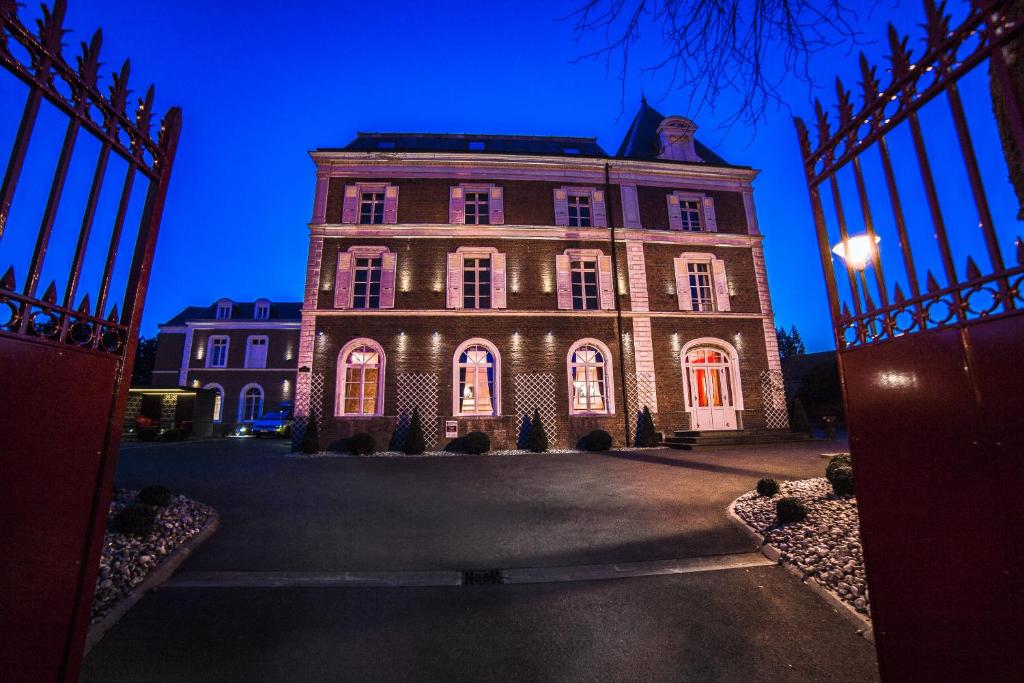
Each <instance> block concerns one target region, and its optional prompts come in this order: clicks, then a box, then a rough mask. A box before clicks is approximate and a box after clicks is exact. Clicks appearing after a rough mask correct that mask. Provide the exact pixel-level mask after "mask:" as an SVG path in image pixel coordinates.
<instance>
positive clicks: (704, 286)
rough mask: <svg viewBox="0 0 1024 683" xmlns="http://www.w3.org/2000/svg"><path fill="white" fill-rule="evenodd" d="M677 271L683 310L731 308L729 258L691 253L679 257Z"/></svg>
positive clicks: (676, 261) (726, 309)
mask: <svg viewBox="0 0 1024 683" xmlns="http://www.w3.org/2000/svg"><path fill="white" fill-rule="evenodd" d="M675 271H676V272H675V275H676V292H677V294H678V296H679V310H682V311H699V312H713V311H729V310H731V308H732V306H731V302H730V300H729V282H728V279H727V277H726V274H725V261H723V260H722V259H720V258H717V257H716V256H715V255H714V254H706V253H697V252H691V253H686V254H683V255H682V256H680V257H678V258H676V259H675Z"/></svg>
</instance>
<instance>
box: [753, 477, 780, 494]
mask: <svg viewBox="0 0 1024 683" xmlns="http://www.w3.org/2000/svg"><path fill="white" fill-rule="evenodd" d="M757 492H758V494H760V495H762V496H765V497H770V496H774V495H775V494H776V493H778V492H779V482H777V481H775V480H774V479H769V478H767V477H765V478H764V479H758V480H757Z"/></svg>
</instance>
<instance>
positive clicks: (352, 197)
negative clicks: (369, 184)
mask: <svg viewBox="0 0 1024 683" xmlns="http://www.w3.org/2000/svg"><path fill="white" fill-rule="evenodd" d="M341 222H342V223H358V222H359V186H358V185H346V186H345V199H344V203H343V204H342V207H341Z"/></svg>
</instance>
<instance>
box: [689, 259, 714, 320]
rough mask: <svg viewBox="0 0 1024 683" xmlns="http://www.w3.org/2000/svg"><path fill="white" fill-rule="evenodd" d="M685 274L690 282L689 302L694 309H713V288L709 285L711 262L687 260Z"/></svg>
mask: <svg viewBox="0 0 1024 683" xmlns="http://www.w3.org/2000/svg"><path fill="white" fill-rule="evenodd" d="M686 274H687V278H688V279H689V284H690V303H691V305H692V307H693V308H692V310H694V311H713V310H715V299H714V289H713V288H712V286H711V263H710V262H708V261H696V262H694V261H688V262H687V264H686Z"/></svg>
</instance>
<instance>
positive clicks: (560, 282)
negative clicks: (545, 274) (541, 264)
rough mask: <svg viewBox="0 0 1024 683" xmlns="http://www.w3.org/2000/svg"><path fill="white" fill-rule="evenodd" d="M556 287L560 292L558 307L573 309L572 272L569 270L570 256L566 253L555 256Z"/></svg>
mask: <svg viewBox="0 0 1024 683" xmlns="http://www.w3.org/2000/svg"><path fill="white" fill-rule="evenodd" d="M555 289H556V290H557V292H558V308H560V309H562V310H572V273H571V271H570V270H569V257H568V256H567V255H565V254H558V255H557V256H555Z"/></svg>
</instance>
